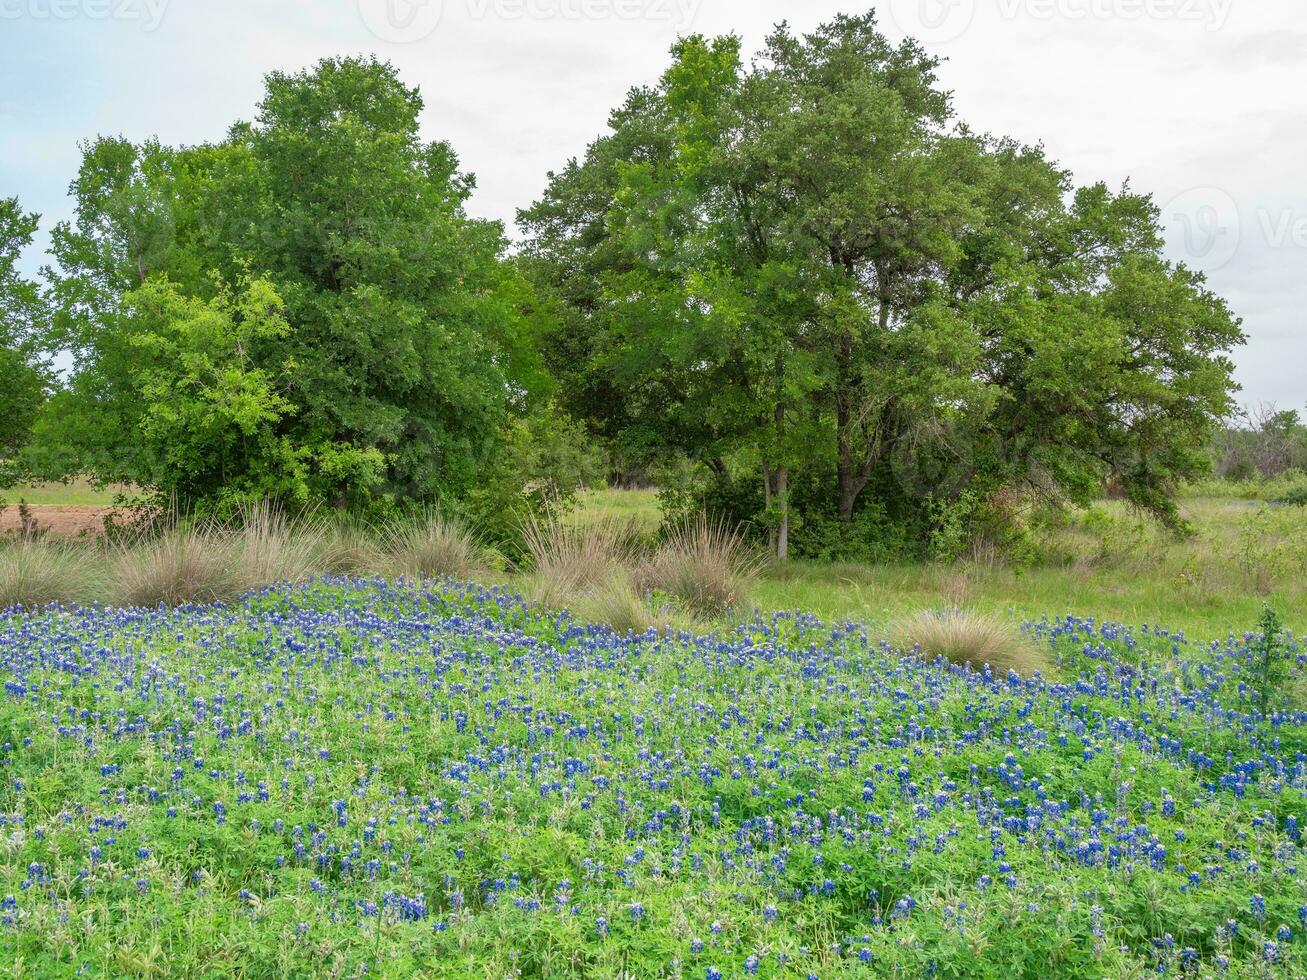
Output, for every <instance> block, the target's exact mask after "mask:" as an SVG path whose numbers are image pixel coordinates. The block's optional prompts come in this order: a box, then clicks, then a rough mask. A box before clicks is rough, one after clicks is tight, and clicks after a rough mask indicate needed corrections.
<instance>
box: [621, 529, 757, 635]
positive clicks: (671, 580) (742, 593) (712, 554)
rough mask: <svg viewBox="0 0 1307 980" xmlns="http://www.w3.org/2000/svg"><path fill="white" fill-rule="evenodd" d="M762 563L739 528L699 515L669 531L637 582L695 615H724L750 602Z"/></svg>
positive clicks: (641, 571)
mask: <svg viewBox="0 0 1307 980" xmlns="http://www.w3.org/2000/svg"><path fill="white" fill-rule="evenodd" d="M760 565H761V562H760V559H759V557H758V555H757V554H756V552H754V551H753V549H751V548H750V547H749V546H748V544H747V542H745V540H744V538H743V536H742V535H741V534H740V532H739V531H738V530H736V529H735V528H732V527H729V526H728V525H727V524H726V523H725V522H723V521H720V520H709V519H708V518H707V517H700V518H699V519H698V520H695V521H691V522H690V523H688V524H684V525H682V526H681V527H679V528H677V529H676V530H674V531H673V532H672V533H671V534H670V535H669V536H668V538H667V540H666V541H664V542H663V544H662V546H661V547H659V548H658V550H657V551H656V552H655V553H654V554H653V556H652V557H651V558H650V559H649V560H648V561H647V562H646V563H645V565H644V567H643V568H642V569H641V570H640V574H639V584H640V585H641V586H642V587H643V588H644V589H645V590H649V591H659V592H664V593H666V594H667V595H669V596H671V597H672V598H674V599H675V600H676V601H677V603H678V604H680V606H681V607H682V608H683V609H685V610H686V611H687V612H690V613H692V614H694V615H696V616H706V617H715V616H722V615H725V614H726V613H728V612H730V611H731V610H733V609H735V608H737V607H738V606H740V605H742V604H744V603H745V602H747V601H748V591H749V587H750V585H751V584H752V582H753V580H754V579H755V578H756V577H757V573H758V570H759V568H760Z"/></svg>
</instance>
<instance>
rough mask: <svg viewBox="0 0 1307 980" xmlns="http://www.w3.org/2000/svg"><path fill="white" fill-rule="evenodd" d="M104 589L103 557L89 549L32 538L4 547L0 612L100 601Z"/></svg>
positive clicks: (0, 561)
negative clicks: (19, 608) (101, 558)
mask: <svg viewBox="0 0 1307 980" xmlns="http://www.w3.org/2000/svg"><path fill="white" fill-rule="evenodd" d="M104 586H105V576H104V569H103V566H102V564H101V562H100V561H99V555H98V553H96V552H94V551H93V550H92V549H90V548H89V547H87V546H85V545H74V544H60V543H55V542H50V541H46V540H42V539H40V538H31V537H23V538H17V539H15V540H13V541H11V542H8V543H5V544H0V610H4V609H13V608H15V607H17V606H23V607H25V608H28V609H31V608H33V607H36V606H45V605H49V604H50V603H54V602H73V603H86V602H90V601H92V600H94V599H98V598H100V597H101V596H102V595H103V592H104Z"/></svg>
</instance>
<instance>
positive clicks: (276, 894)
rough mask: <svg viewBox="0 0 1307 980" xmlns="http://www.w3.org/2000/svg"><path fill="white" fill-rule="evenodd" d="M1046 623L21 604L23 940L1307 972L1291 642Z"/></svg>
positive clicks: (118, 962) (730, 964)
mask: <svg viewBox="0 0 1307 980" xmlns="http://www.w3.org/2000/svg"><path fill="white" fill-rule="evenodd" d="M1025 634H1026V640H1027V642H1028V643H1030V644H1032V645H1034V646H1038V647H1039V648H1041V649H1043V650H1044V651H1045V652H1046V654H1047V656H1048V659H1049V664H1050V669H1049V672H1048V674H1047V675H1034V676H1028V677H1024V678H1023V677H1019V676H1017V675H1015V674H1011V675H1006V676H999V675H995V674H994V673H993V672H991V671H985V672H983V673H977V672H975V671H972V670H969V669H968V668H966V667H961V666H956V665H953V664H950V663H948V662H946V661H943V660H939V661H934V662H929V661H927V660H925V659H922V658H921V657H917V656H913V655H904V654H903V653H901V652H900V651H897V650H895V649H893V648H892V647H891V646H890V645H889V644H887V643H885V642H883V641H881V640H879V639H878V638H877V637H875V636H874V635H873V634H870V633H869V632H868V631H867V629H866V628H865V627H862V626H855V625H827V624H823V623H821V622H819V621H818V620H816V619H815V618H813V617H811V616H805V615H795V614H776V615H772V616H767V617H763V618H758V619H755V620H753V621H750V622H747V623H744V624H741V625H738V626H735V627H731V628H723V629H722V630H719V631H718V632H715V633H712V634H709V635H698V634H694V633H689V632H680V633H676V632H659V631H654V630H650V631H648V632H646V633H643V634H631V633H628V634H624V635H623V634H618V633H616V632H614V631H612V630H610V629H607V628H604V627H598V626H592V625H586V624H584V623H581V622H578V621H577V620H575V619H573V618H572V617H571V616H570V615H568V614H566V613H559V612H546V611H541V610H539V609H537V608H535V607H532V606H529V605H527V604H525V603H524V602H523V601H522V600H521V599H519V598H518V597H517V596H516V595H515V594H513V593H512V592H510V591H506V590H503V589H486V588H482V587H475V586H460V585H453V584H448V585H435V584H427V585H423V586H412V585H406V584H403V583H401V584H387V583H386V582H384V581H382V580H365V581H357V580H346V579H338V580H331V581H326V582H317V583H312V584H308V585H305V586H301V587H289V586H282V587H277V588H271V589H264V590H260V591H258V592H255V593H253V594H250V595H249V596H247V597H245V598H242V599H240V600H239V601H234V602H230V603H219V604H216V605H196V606H188V607H182V608H179V609H166V608H157V609H153V610H141V609H108V608H87V609H82V610H74V609H64V608H52V609H48V610H44V611H34V612H31V613H27V614H10V615H7V616H6V617H4V618H3V619H0V673H2V674H3V676H4V679H5V690H4V696H3V699H2V700H0V744H2V745H3V783H0V906H2V908H0V953H2V954H3V956H4V960H5V962H7V963H9V964H11V968H12V970H13V971H14V973H15V975H33V976H44V975H62V974H72V973H74V972H76V971H78V970H82V971H84V972H89V973H91V974H93V975H125V974H132V975H174V976H198V975H234V976H307V975H315V976H317V975H334V976H361V975H364V974H366V975H369V976H378V975H380V976H414V975H426V976H469V975H477V976H482V975H484V976H511V975H521V976H539V977H545V976H549V977H553V976H618V975H630V976H687V977H715V976H723V977H733V976H744V975H751V974H755V975H758V976H800V977H803V976H817V977H821V978H831V977H840V976H903V977H923V976H940V977H987V976H991V977H1012V976H1030V977H1036V976H1038V977H1044V976H1067V977H1075V976H1082V977H1098V976H1106V977H1129V976H1142V975H1144V974H1145V973H1154V972H1166V973H1170V974H1175V975H1196V976H1223V975H1229V976H1252V977H1260V976H1284V977H1291V976H1300V975H1302V974H1303V972H1304V970H1307V887H1305V886H1304V879H1303V874H1302V869H1301V866H1300V863H1299V862H1300V860H1301V838H1300V830H1299V828H1300V824H1301V822H1302V821H1303V820H1304V819H1305V818H1307V795H1305V792H1307V728H1305V727H1304V722H1307V715H1304V714H1303V713H1302V712H1301V711H1298V710H1296V709H1295V708H1293V707H1292V704H1293V703H1295V702H1294V700H1293V699H1292V698H1291V697H1288V698H1287V697H1286V695H1292V693H1293V691H1294V690H1295V688H1296V686H1298V685H1300V684H1301V682H1302V679H1303V674H1304V664H1303V660H1304V658H1303V655H1302V653H1301V652H1300V651H1299V649H1298V647H1297V646H1296V644H1295V641H1294V640H1293V639H1292V637H1291V636H1289V635H1288V634H1283V635H1279V634H1277V635H1276V636H1275V637H1272V643H1271V644H1270V649H1271V656H1272V658H1273V660H1274V664H1275V683H1276V687H1275V688H1274V689H1273V690H1271V691H1269V693H1267V692H1265V691H1264V689H1263V688H1262V687H1261V686H1260V685H1262V684H1263V683H1264V682H1265V680H1266V678H1267V677H1268V676H1270V675H1269V674H1268V673H1267V671H1266V670H1265V669H1264V668H1263V667H1261V666H1259V664H1262V663H1264V661H1265V659H1266V658H1265V652H1266V646H1267V645H1266V644H1265V643H1261V642H1260V639H1259V637H1257V636H1252V635H1248V636H1245V635H1233V634H1232V635H1230V636H1228V637H1225V638H1223V639H1220V640H1218V641H1216V642H1200V641H1198V640H1196V639H1193V638H1190V637H1187V636H1185V635H1182V634H1179V633H1174V632H1169V631H1165V630H1161V629H1156V628H1142V629H1128V628H1126V627H1123V626H1118V625H1113V624H1107V623H1099V622H1095V621H1093V620H1086V619H1078V618H1060V619H1042V620H1039V621H1036V622H1032V623H1028V624H1026V627H1025ZM1264 694H1266V696H1265V698H1264V697H1263V695H1264ZM1263 704H1265V705H1266V711H1265V713H1263V712H1262V710H1261V706H1262V705H1263Z"/></svg>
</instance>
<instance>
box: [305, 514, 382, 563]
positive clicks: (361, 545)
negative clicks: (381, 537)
mask: <svg viewBox="0 0 1307 980" xmlns="http://www.w3.org/2000/svg"><path fill="white" fill-rule="evenodd" d="M316 563H317V566H318V567H319V568H320V569H321V570H322V571H323V572H325V573H327V574H330V575H369V574H372V573H374V572H380V571H381V570H382V569H383V567H384V566H385V556H384V554H383V552H382V550H381V547H380V545H379V544H378V542H377V534H376V532H375V531H374V530H373V529H372V528H370V527H368V526H367V525H366V524H361V523H357V522H353V521H350V522H342V523H337V524H332V525H331V526H330V527H328V528H326V529H325V530H324V532H323V535H322V539H321V542H320V543H319V546H318V555H317V559H316Z"/></svg>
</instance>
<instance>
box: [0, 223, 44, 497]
mask: <svg viewBox="0 0 1307 980" xmlns="http://www.w3.org/2000/svg"><path fill="white" fill-rule="evenodd" d="M37 225H38V218H37V216H36V215H34V214H28V213H26V212H24V211H23V210H22V208H21V207H19V204H18V201H17V199H16V198H7V199H0V485H3V484H6V483H9V482H12V481H13V479H14V478H15V477H16V475H17V471H16V468H15V465H14V464H15V459H16V456H17V454H18V452H19V451H20V450H21V449H22V448H23V447H24V446H25V445H26V444H27V441H28V439H29V438H30V436H31V431H32V425H33V421H34V419H35V417H36V413H37V410H38V409H39V407H40V406H41V403H42V402H43V401H44V399H45V393H46V384H47V381H48V377H47V371H46V365H45V364H44V363H43V362H42V361H41V360H40V359H39V357H38V353H37V349H36V346H35V341H36V337H37V335H38V333H39V331H40V328H41V325H42V323H43V321H44V318H45V308H44V304H43V303H42V300H41V295H40V290H39V288H38V286H37V284H36V283H34V282H32V281H31V280H29V279H27V278H25V277H24V276H22V275H21V274H20V273H19V271H18V261H19V259H20V258H21V257H22V253H23V250H24V249H26V248H28V247H29V246H30V245H31V243H32V236H33V235H34V234H35V233H36V229H37Z"/></svg>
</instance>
